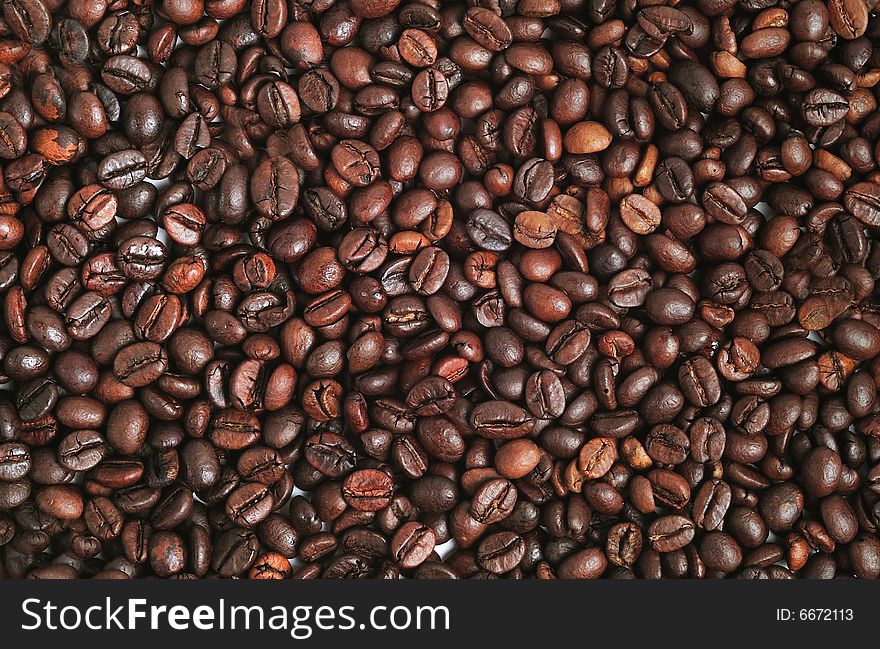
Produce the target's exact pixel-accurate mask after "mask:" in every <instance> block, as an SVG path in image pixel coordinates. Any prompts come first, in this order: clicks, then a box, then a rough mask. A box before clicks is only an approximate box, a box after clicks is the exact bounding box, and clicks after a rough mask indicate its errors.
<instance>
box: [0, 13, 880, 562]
mask: <svg viewBox="0 0 880 649" xmlns="http://www.w3.org/2000/svg"><path fill="white" fill-rule="evenodd" d="M664 2H667V0H466V1H464V2H463V1H455V0H453V1H447V0H442V1H441V0H418V1H412V0H251V1H248V0H130V1H129V0H4V1H3V2H2V6H0V8H2V13H0V18H2V20H0V160H2V165H0V166H2V174H0V181H2V182H0V298H2V305H0V307H2V309H0V310H2V325H0V373H2V377H0V381H2V389H0V576H7V577H13V578H24V577H32V578H90V577H97V578H143V577H154V576H155V577H162V578H165V577H175V578H202V577H206V578H213V577H220V578H230V577H249V578H256V579H283V578H288V577H294V578H304V579H307V578H388V579H396V578H399V577H406V578H419V579H426V578H427V579H431V578H497V577H502V578H513V579H519V578H539V579H549V578H563V579H571V578H597V577H606V578H651V579H656V578H674V577H675V578H681V577H684V578H719V577H734V578H748V579H766V578H773V579H777V578H793V577H800V578H833V577H858V578H877V577H878V576H880V539H878V526H880V401H878V399H877V386H878V384H880V288H878V286H877V280H878V278H880V245H878V230H880V166H878V164H880V111H878V97H880V15H877V14H873V13H872V11H873V10H874V9H875V7H874V4H875V1H874V0H829V1H828V2H824V1H823V0H681V2H676V1H675V0H668V2H667V3H665V4H664Z"/></svg>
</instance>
